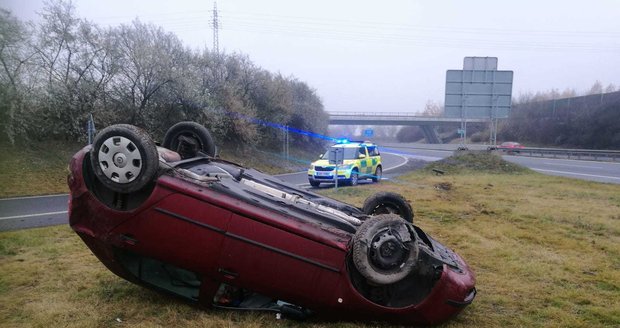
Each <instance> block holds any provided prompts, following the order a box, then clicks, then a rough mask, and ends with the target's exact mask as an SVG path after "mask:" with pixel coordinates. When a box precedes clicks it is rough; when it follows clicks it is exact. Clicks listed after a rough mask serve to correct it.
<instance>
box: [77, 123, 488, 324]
mask: <svg viewBox="0 0 620 328" xmlns="http://www.w3.org/2000/svg"><path fill="white" fill-rule="evenodd" d="M215 153H216V147H215V145H214V144H213V140H212V138H211V136H210V135H209V133H208V131H207V130H206V129H205V128H204V127H202V126H201V125H198V124H196V123H193V122H181V123H178V124H176V125H174V126H173V127H172V128H170V130H169V131H168V132H167V133H166V136H165V138H164V141H163V147H158V146H156V144H155V143H154V142H153V140H152V139H151V138H150V137H149V135H148V134H146V133H145V132H144V131H143V130H141V129H139V128H137V127H134V126H131V125H124V124H121V125H113V126H110V127H108V128H106V129H104V130H102V131H101V132H100V133H99V134H98V135H97V137H96V138H95V140H94V142H93V145H92V146H86V147H85V148H83V149H82V150H80V151H79V152H78V153H77V154H75V156H74V157H73V159H72V160H71V163H70V174H69V177H68V183H69V187H70V190H71V196H70V202H69V218H70V225H71V227H72V229H73V230H74V231H75V232H76V233H77V234H78V235H79V236H80V237H81V238H82V240H83V241H84V242H85V243H86V245H87V246H88V247H89V248H90V249H91V250H92V252H93V253H94V254H95V255H96V256H97V257H98V258H99V260H100V261H101V262H102V263H103V264H104V265H105V266H106V267H107V268H108V269H109V270H111V271H112V272H114V273H115V274H117V275H118V276H120V277H122V278H124V279H127V280H129V281H131V282H134V283H136V284H139V285H142V286H144V287H147V288H152V289H156V290H158V291H162V292H166V293H170V294H173V295H176V296H178V297H182V298H184V299H187V300H188V301H190V302H194V303H197V304H199V305H201V306H204V307H207V308H209V307H216V308H232V309H252V310H264V311H273V312H276V313H278V314H279V315H280V314H281V315H284V316H285V317H286V316H288V317H293V318H305V317H308V316H311V315H316V316H321V317H324V318H334V319H338V320H385V321H391V322H396V323H404V324H437V323H440V322H443V321H445V320H447V319H449V318H450V317H452V316H454V315H456V314H457V313H459V312H460V311H461V310H462V309H463V308H464V307H466V306H467V305H468V304H470V303H471V302H472V301H473V299H474V297H475V295H476V289H475V287H474V283H475V281H474V280H475V279H474V275H473V273H472V271H471V270H470V268H469V267H468V266H467V264H466V263H465V262H464V261H463V259H462V258H461V257H460V256H459V255H457V254H456V253H454V252H453V251H452V250H450V249H448V248H447V247H445V246H443V245H442V244H440V243H439V242H437V241H435V240H434V239H433V238H431V237H430V236H429V235H427V234H426V233H424V231H422V229H420V228H419V227H417V226H415V225H413V224H412V221H413V212H412V210H411V206H410V205H409V204H408V203H407V202H406V201H405V200H404V199H403V198H402V197H401V196H400V195H397V194H394V193H378V194H376V195H374V196H371V197H369V198H368V199H367V201H366V202H365V204H364V206H363V208H361V209H360V208H356V207H353V206H350V205H347V204H344V203H341V202H339V201H336V200H333V199H330V198H327V197H324V196H321V195H318V194H315V193H312V192H309V191H306V190H304V189H300V188H298V187H296V186H294V185H290V184H288V183H285V182H283V181H281V180H279V179H278V178H275V177H272V176H269V175H267V174H263V173H261V172H259V171H257V170H254V169H249V168H244V167H241V166H239V165H237V164H234V163H231V162H227V161H224V160H221V159H219V158H217V156H216V154H215Z"/></svg>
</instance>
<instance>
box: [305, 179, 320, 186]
mask: <svg viewBox="0 0 620 328" xmlns="http://www.w3.org/2000/svg"><path fill="white" fill-rule="evenodd" d="M308 181H309V182H310V185H311V186H313V187H318V186H319V185H320V184H321V183H320V182H319V181H316V180H308Z"/></svg>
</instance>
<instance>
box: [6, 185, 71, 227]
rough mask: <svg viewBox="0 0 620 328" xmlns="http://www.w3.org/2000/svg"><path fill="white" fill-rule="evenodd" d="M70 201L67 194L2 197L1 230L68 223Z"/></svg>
mask: <svg viewBox="0 0 620 328" xmlns="http://www.w3.org/2000/svg"><path fill="white" fill-rule="evenodd" d="M68 201H69V195H67V194H62V195H47V196H34V197H15V198H4V199H0V231H6V230H17V229H24V228H30V227H43V226H48V225H56V224H63V223H66V222H67V202H68Z"/></svg>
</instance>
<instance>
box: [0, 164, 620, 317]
mask: <svg viewBox="0 0 620 328" xmlns="http://www.w3.org/2000/svg"><path fill="white" fill-rule="evenodd" d="M450 172H451V171H450ZM386 190H389V191H395V192H399V193H402V194H403V195H404V196H405V197H406V198H407V199H409V200H410V201H411V203H412V206H413V208H414V212H415V218H414V221H415V223H416V224H417V225H419V226H420V227H422V229H424V230H425V231H427V232H428V233H429V234H431V235H432V236H433V237H435V238H436V239H438V240H439V241H441V242H442V243H444V244H445V245H447V246H449V247H451V248H453V249H454V250H455V251H457V252H458V253H459V254H460V255H462V256H463V257H464V258H465V260H466V261H467V262H468V263H469V264H470V266H471V267H472V269H473V270H474V271H475V273H476V276H477V288H478V291H479V294H478V296H477V298H476V300H475V301H474V303H473V304H472V305H471V306H469V307H467V308H466V309H465V310H464V311H463V312H462V313H461V314H460V315H459V316H457V317H456V318H454V319H453V320H451V321H449V322H448V323H446V324H445V325H444V327H618V326H620V246H618V245H620V186H619V185H611V184H600V183H594V182H586V181H580V180H572V179H566V178H560V177H550V176H544V175H540V174H537V173H533V172H528V171H518V172H517V173H497V172H494V171H493V170H489V171H488V172H484V173H474V172H473V171H471V170H467V169H465V170H462V171H460V172H459V173H458V174H453V173H446V174H445V175H443V176H435V175H434V174H433V173H432V172H430V171H426V170H421V171H418V172H414V173H411V174H409V175H406V176H403V177H401V178H399V179H398V180H397V181H394V182H392V183H380V184H369V185H360V186H357V187H355V188H351V187H343V188H339V189H338V190H333V189H321V190H319V191H320V192H321V193H324V194H326V195H328V196H331V197H335V198H338V199H341V200H344V201H346V202H349V203H352V204H354V205H358V206H359V205H361V204H362V203H363V200H364V199H365V198H366V197H368V196H369V195H371V194H373V193H375V192H378V191H386ZM117 318H119V319H120V320H121V322H120V323H119V322H118V321H117V320H116V319H117ZM0 323H2V324H1V326H3V327H4V326H7V327H44V326H45V327H47V326H67V327H109V326H116V325H118V326H125V325H126V326H137V327H158V326H166V327H168V326H178V327H185V326H187V327H223V326H225V327H230V326H244V327H245V326H249V327H268V326H269V327H270V326H278V327H282V326H286V327H288V326H308V327H357V326H363V327H376V326H387V325H386V324H383V323H370V322H369V323H363V324H356V323H327V322H310V323H297V322H292V321H276V320H275V319H274V317H273V316H272V315H267V314H264V315H260V314H252V313H241V312H225V311H212V310H211V311H203V310H199V309H196V308H194V307H192V306H190V305H188V304H186V303H183V302H181V301H178V300H176V299H173V298H170V297H167V296H163V295H160V294H157V293H156V292H153V291H150V290H146V289H144V288H141V287H138V286H135V285H132V284H131V283H128V282H126V281H124V280H122V279H120V278H118V277H116V276H114V275H113V274H112V273H110V272H109V271H108V270H107V269H106V268H105V267H104V266H103V265H102V264H101V263H99V261H98V260H97V259H96V258H95V257H94V256H93V255H92V254H91V253H90V251H89V250H88V249H87V247H86V246H85V245H84V244H83V243H82V242H81V240H80V239H79V238H78V237H77V236H76V235H75V234H74V233H73V232H71V231H70V229H69V227H67V226H58V227H49V228H40V229H31V230H22V231H14V232H3V233H0Z"/></svg>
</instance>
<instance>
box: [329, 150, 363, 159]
mask: <svg viewBox="0 0 620 328" xmlns="http://www.w3.org/2000/svg"><path fill="white" fill-rule="evenodd" d="M335 148H340V149H344V159H358V158H359V155H360V152H359V148H347V147H334V148H330V149H328V150H327V151H326V152H325V154H323V159H329V152H330V150H332V149H335Z"/></svg>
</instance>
